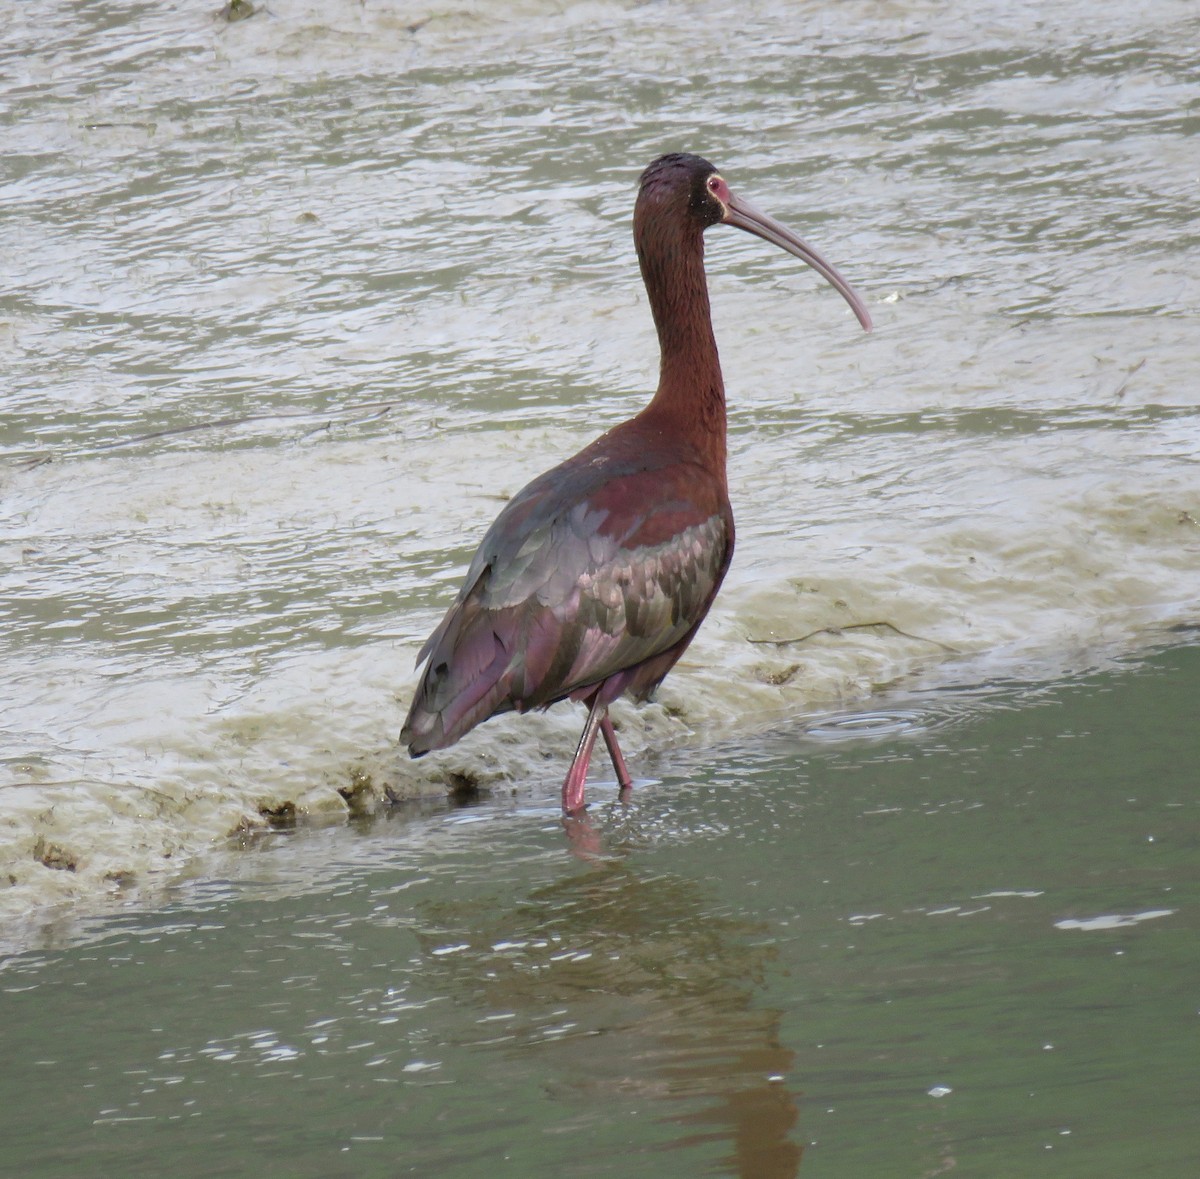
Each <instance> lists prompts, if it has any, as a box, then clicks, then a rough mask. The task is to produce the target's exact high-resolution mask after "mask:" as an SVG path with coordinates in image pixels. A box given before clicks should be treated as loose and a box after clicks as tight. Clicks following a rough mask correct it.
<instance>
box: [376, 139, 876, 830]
mask: <svg viewBox="0 0 1200 1179" xmlns="http://www.w3.org/2000/svg"><path fill="white" fill-rule="evenodd" d="M722 223H723V224H725V225H733V226H736V227H737V228H738V229H744V230H746V231H747V232H748V233H753V234H756V235H757V236H759V237H761V238H764V239H765V240H766V241H769V242H772V243H774V244H775V245H777V246H779V247H780V248H782V249H784V250H786V251H787V252H788V253H790V254H794V255H795V256H796V257H797V258H800V259H802V260H803V261H805V262H807V263H808V264H809V265H810V266H812V267H813V268H814V269H815V270H817V271H818V272H819V273H820V274H821V275H822V276H824V278H825V279H827V280H828V281H829V282H830V283H831V284H832V285H833V286H834V288H835V289H836V290H837V291H839V292H840V293H841V295H842V297H843V298H844V299H845V300H846V301H847V302H848V303H849V304H850V306H851V308H852V309H853V311H854V314H855V315H856V316H857V317H858V320H859V322H860V323H861V324H862V326H863V327H864V328H866V329H867V331H870V330H871V318H870V316H869V315H868V314H867V309H866V307H865V306H864V304H863V302H862V300H861V299H860V298H859V297H858V295H857V294H855V292H854V291H853V290H852V289H851V288H850V285H849V283H847V282H846V280H845V279H844V278H842V276H841V275H840V274H838V272H837V271H836V270H835V269H834V268H833V267H832V266H830V265H829V263H828V262H826V261H825V260H824V259H823V258H822V257H821V256H820V255H819V254H818V253H817V252H816V251H815V250H814V249H812V248H811V247H810V246H808V245H806V244H805V243H804V242H803V241H801V240H800V239H799V238H798V237H796V235H795V234H793V233H792V232H791V231H790V230H788V229H786V228H785V227H784V226H782V225H780V224H779V222H777V221H775V220H774V219H773V218H771V217H768V216H767V215H766V214H765V213H762V212H760V211H759V210H758V209H756V208H755V207H754V206H753V205H751V204H750V203H749V202H747V201H745V200H742V199H741V198H739V197H736V196H734V195H733V193H732V192H730V191H729V186H728V185H727V184H726V183H725V181H724V179H722V177H721V176H720V174H719V173H718V172H717V169H716V168H714V167H713V165H712V164H710V163H709V162H708V161H707V160H703V159H701V158H700V157H699V156H693V155H666V156H662V157H660V158H659V159H657V160H655V161H654V163H652V164H651V165H650V167H648V168H647V169H646V171H645V172H643V173H642V178H641V187H640V190H639V192H638V197H637V205H636V207H635V209H634V214H633V239H634V243H635V245H636V246H637V254H638V261H639V262H640V263H641V268H642V279H643V280H644V282H645V284H646V293H647V294H648V295H649V298H650V310H651V311H652V312H653V314H654V324H655V327H657V329H658V342H659V347H660V349H661V351H662V364H661V369H660V374H659V381H658V392H657V393H655V395H654V398H653V400H652V401H651V402H650V404H649V405H647V406H646V408H645V409H643V410H642V411H641V413H639V414H638V415H637V416H636V417H633V418H631V419H630V420H629V421H627V422H622V423H621V425H619V426H615V427H614V428H613V429H611V430H609V431H608V433H607V434H604V435H603V436H602V437H600V438H597V439H596V441H595V442H593V443H592V444H591V445H590V446H588V447H585V448H584V449H583V450H581V451H580V452H579V453H578V454H577V455H575V456H574V457H573V458H569V459H567V461H566V462H564V463H560V464H559V465H558V466H557V467H555V468H554V469H553V470H552V471H547V472H546V473H545V474H544V475H541V476H539V477H538V478H537V479H535V480H534V481H533V482H532V483H530V484H529V486H528V487H526V488H525V489H524V490H523V491H520V492H518V494H517V495H516V496H514V497H513V499H512V500H511V501H510V502H509V503H508V504H507V505H506V506H505V508H504V510H503V511H502V512H501V513H500V515H499V516H498V517H497V518H496V522H495V523H494V524H493V525H492V526H491V528H490V529H489V530H488V532H487V535H486V536H485V537H484V538H483V543H482V544H481V545H480V546H479V551H478V552H477V553H476V554H475V557H474V560H472V562H471V566H470V568H469V569H468V570H467V577H466V580H465V581H464V582H463V587H462V589H461V590H460V591H459V594H458V597H457V598H456V599H455V601H454V604H453V605H452V606H451V607H450V609H449V610H448V611H447V613H446V617H445V618H443V619H442V621H441V624H440V625H439V626H438V628H437V629H436V630H435V631H434V632H433V634H432V635H430V636H429V639H428V640H427V641H426V643H425V645H424V646H423V647H422V648H421V652H420V654H419V655H418V656H417V664H418V666H419V665H420V664H421V663H422V662H423V661H424V660H426V659H428V661H429V663H428V666H427V667H426V668H425V674H424V675H423V676H422V677H421V682H420V684H419V685H418V687H417V692H416V697H415V698H414V700H413V703H412V707H411V709H410V710H409V713H408V719H407V720H406V721H405V724H404V729H403V731H402V733H401V735H400V740H401V741H402V742H403V743H404V744H405V745H407V746H408V749H409V752H410V753H411V754H412V756H413V757H420V756H421V755H422V754H423V753H427V752H428V751H429V750H431V749H442V748H444V747H445V746H447V745H453V744H454V743H455V742H456V741H457V740H458V739H459V738H460V737H462V736H463V734H465V733H467V732H469V731H470V730H471V729H473V728H474V727H475V726H476V725H478V724H480V723H481V722H483V721H485V720H487V719H488V718H489V717H493V716H496V715H498V714H499V713H503V712H510V711H512V710H514V709H515V710H516V711H517V712H525V711H527V710H528V709H531V708H548V707H549V706H550V705H551V704H555V703H557V702H558V701H559V700H566V699H571V700H582V701H583V702H584V703H585V704H587V706H588V716H587V723H586V724H585V725H584V726H583V734H582V736H581V737H580V738H579V747H578V748H577V749H576V751H575V757H574V759H573V760H572V761H571V768H570V769H569V770H568V771H567V776H566V780H565V781H564V782H563V788H562V805H563V810H564V811H566V812H567V813H568V814H572V813H575V812H577V811H579V810H581V809H582V808H583V796H584V784H585V781H586V779H587V771H588V762H589V761H590V759H591V756H592V747H593V746H594V745H595V742H596V736H597V734H598V733H599V734H602V735H603V736H604V741H605V744H606V745H607V746H608V752H609V755H610V757H611V758H612V763H613V768H614V769H615V770H616V773H617V781H618V782H619V784H620V787H621V789H622V790H625V789H627V788H628V787H629V785H630V778H629V771H628V770H627V769H626V768H625V759H624V758H623V757H622V755H621V750H620V747H619V746H618V744H617V737H616V733H615V732H614V731H613V725H612V721H611V720H610V719H609V716H608V706H609V705H610V704H611V703H612V701H614V700H615V699H616V698H617V697H618V696H620V695H621V694H622V693H626V692H627V693H629V694H630V695H631V696H633V697H634V698H635V699H638V700H644V699H646V698H647V697H648V696H649V695H650V694H651V693H652V692H653V691H654V689H655V688H656V687H657V686H658V684H659V683H660V682H661V681H662V679H663V677H664V676H665V675H666V674H667V672H668V671H670V670H671V668H672V667H673V666H674V664H675V662H676V660H678V658H679V657H680V656H681V655H682V654H683V652H684V651H685V650H686V649H687V646H688V644H689V643H690V642H691V641H692V639H693V638H694V637H695V634H696V631H697V629H698V628H699V626H700V623H701V622H702V621H703V620H704V616H705V615H706V614H707V613H708V609H709V607H710V606H711V605H712V602H713V598H715V597H716V594H717V590H718V588H719V587H720V585H721V580H722V578H723V577H724V576H725V571H726V570H727V569H728V568H729V560H730V558H731V557H732V555H733V513H732V511H731V510H730V507H729V495H728V490H727V486H726V479H725V387H724V384H723V382H722V380H721V365H720V361H719V360H718V358H717V345H716V341H715V339H714V338H713V330H712V320H711V317H710V314H709V304H708V286H707V283H706V281H705V277H704V237H703V235H704V231H705V230H706V229H708V228H709V226H711V225H717V224H722Z"/></svg>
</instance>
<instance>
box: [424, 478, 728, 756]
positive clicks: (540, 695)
mask: <svg viewBox="0 0 1200 1179" xmlns="http://www.w3.org/2000/svg"><path fill="white" fill-rule="evenodd" d="M732 547H733V521H732V517H731V516H730V515H729V511H728V507H727V505H726V502H725V499H724V495H723V490H722V489H721V488H718V487H717V486H716V485H715V484H713V483H712V480H711V477H709V476H707V475H706V474H705V472H704V471H703V469H702V468H699V467H694V466H691V465H690V464H673V465H671V466H669V467H667V466H665V465H659V466H657V467H647V466H645V465H644V464H637V463H610V462H608V461H607V460H602V461H600V462H598V463H594V464H593V463H586V464H578V465H574V466H572V465H567V466H565V467H561V468H557V469H556V470H554V471H551V472H548V473H547V474H546V475H544V476H542V477H541V478H540V479H537V480H535V481H534V482H533V483H531V484H530V485H529V486H528V487H527V488H525V490H524V491H522V492H520V493H519V494H518V495H517V496H516V497H515V498H514V499H513V500H512V501H511V502H510V503H509V504H508V505H507V506H506V507H505V509H504V510H503V511H502V512H501V513H500V515H499V517H497V519H496V522H495V523H494V524H493V525H492V527H491V528H490V529H489V531H488V533H487V535H486V536H485V537H484V540H483V543H482V544H481V545H480V547H479V550H478V552H477V553H476V554H475V558H474V560H473V561H472V562H471V567H470V569H469V570H468V573H467V577H466V581H465V583H464V585H463V588H462V591H461V592H460V593H459V596H458V599H457V600H456V601H455V603H454V605H453V606H451V608H450V610H449V611H448V613H447V614H446V617H445V618H444V619H443V620H442V623H441V625H440V626H438V628H437V629H436V630H435V631H434V633H433V634H432V635H431V636H430V638H429V640H428V642H426V644H425V646H424V647H423V648H422V650H421V654H420V656H419V657H418V662H420V661H421V660H423V659H426V658H428V660H429V665H428V667H427V668H426V671H425V675H424V677H423V679H422V681H421V684H420V686H419V687H418V690H417V694H416V698H415V699H414V701H413V706H412V709H411V711H410V713H409V717H408V721H407V722H406V724H405V729H404V733H403V734H402V740H404V741H405V742H406V743H408V744H409V746H410V748H411V749H412V750H413V752H414V753H415V752H423V751H424V750H426V749H434V748H439V747H441V746H443V745H449V744H452V743H453V742H454V741H456V740H458V738H459V737H461V736H462V735H463V734H464V733H465V732H467V731H468V730H469V729H471V728H473V727H474V726H475V725H477V724H479V723H480V722H481V721H483V720H486V719H487V718H488V717H489V716H493V715H495V714H496V713H498V712H506V711H509V710H511V709H514V708H516V709H519V710H522V711H524V710H525V709H528V708H536V707H539V706H542V705H546V704H551V703H553V702H554V701H555V700H561V699H562V698H563V697H565V696H568V695H570V694H572V693H573V692H576V691H578V690H579V689H581V688H586V687H588V686H590V685H592V684H596V683H599V682H600V681H602V680H604V679H607V678H608V677H609V676H612V675H615V674H617V673H618V672H620V671H623V670H626V669H629V668H632V667H635V666H636V665H638V664H641V663H643V662H645V661H646V660H649V659H652V658H654V657H655V656H657V655H660V654H662V653H663V652H665V651H668V650H670V649H671V648H672V647H675V646H677V645H678V644H680V643H681V642H682V641H683V640H685V638H686V637H687V636H688V635H689V633H690V632H691V631H693V630H694V629H695V628H696V626H697V625H699V623H700V621H701V619H703V617H704V615H705V614H706V613H707V611H708V607H709V605H710V604H711V602H712V599H713V597H714V596H715V595H716V591H717V587H718V586H719V585H720V581H721V578H722V577H723V576H724V573H725V570H726V569H727V568H728V565H729V558H730V556H731V554H732Z"/></svg>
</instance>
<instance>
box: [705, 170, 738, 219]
mask: <svg viewBox="0 0 1200 1179" xmlns="http://www.w3.org/2000/svg"><path fill="white" fill-rule="evenodd" d="M708 191H709V193H710V194H711V195H712V196H713V197H715V198H716V200H717V201H719V202H720V204H721V213H722V216H723V215H724V214H725V213H726V212H728V211H729V202H730V200H731V199H732V197H733V194H732V193H731V192H730V191H729V185H728V184H726V183H725V178H724V177H723V176H721V175H720V174H719V173H716V172H714V173H713V174H712V175H711V176H710V177H709V178H708Z"/></svg>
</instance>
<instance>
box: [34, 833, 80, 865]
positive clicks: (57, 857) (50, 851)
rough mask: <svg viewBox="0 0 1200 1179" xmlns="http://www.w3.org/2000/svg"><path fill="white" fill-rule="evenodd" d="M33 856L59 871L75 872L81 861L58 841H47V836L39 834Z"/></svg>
mask: <svg viewBox="0 0 1200 1179" xmlns="http://www.w3.org/2000/svg"><path fill="white" fill-rule="evenodd" d="M33 858H34V859H35V860H39V861H40V862H41V863H43V864H45V866H46V867H47V868H53V869H55V870H56V871H58V872H74V871H75V869H76V867H77V866H78V863H79V861H78V860H76V859H75V857H74V856H73V855H71V853H70V852H69V851H67V850H65V849H64V848H61V847H59V846H58V844H57V843H47V842H46V839H45V836H42V835H39V836H38V837H37V843H35V844H34V845H33Z"/></svg>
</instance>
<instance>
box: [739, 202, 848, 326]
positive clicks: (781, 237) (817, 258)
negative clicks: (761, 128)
mask: <svg viewBox="0 0 1200 1179" xmlns="http://www.w3.org/2000/svg"><path fill="white" fill-rule="evenodd" d="M722 220H723V221H724V223H725V224H726V225H733V226H736V227H737V228H738V229H744V230H745V231H746V232H747V233H752V234H754V235H755V237H761V238H762V239H763V241H768V242H770V243H771V244H772V245H775V246H778V247H779V248H780V249H781V250H787V252H788V253H789V254H794V255H795V256H796V257H797V258H799V259H800V260H801V261H802V262H807V263H808V264H809V266H811V267H812V268H813V269H814V270H815V271H816V272H817V273H818V274H819V275H820V276H821V277H822V278H823V279H824V280H825V281H826V282H827V283H829V285H830V286H831V287H833V289H834V290H835V291H837V293H838V294H839V295H841V296H842V298H843V299H845V300H846V302H847V303H849V304H850V310H851V311H853V312H854V314H855V315H856V316H857V317H858V322H859V323H861V324H862V325H863V328H864V329H865V330H866V331H868V332H869V331H870V330H871V313H870V312H869V311H868V310H867V305H866V304H865V303H864V302H863V301H862V299H861V298H860V297H859V295H858V293H857V292H856V291H855V289H854V288H853V287H852V286H851V285H850V284H849V283H848V282H847V281H846V280H845V279H844V278H843V277H842V276H841V275H840V274H839V273H838V272H837V270H835V269H834V267H833V266H831V265H830V264H829V263H828V262H826V261H825V259H824V258H822V257H821V255H820V254H818V253H817V251H816V250H814V249H813V248H812V246H810V245H809V244H808V243H807V242H805V241H803V240H801V239H800V238H798V237H797V236H796V235H795V234H794V233H793V232H792V231H791V230H790V229H788V228H787V226H786V225H780V224H779V222H778V221H776V220H775V218H774V217H771V216H768V215H767V214H766V213H764V212H763V211H762V210H761V209H758V208H755V206H754V205H752V204H751V203H750V202H749V201H748V200H745V199H744V198H742V197H739V196H734V194H733V193H730V194H729V197H728V199H727V200H726V201H725V216H724V217H723V218H722Z"/></svg>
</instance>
